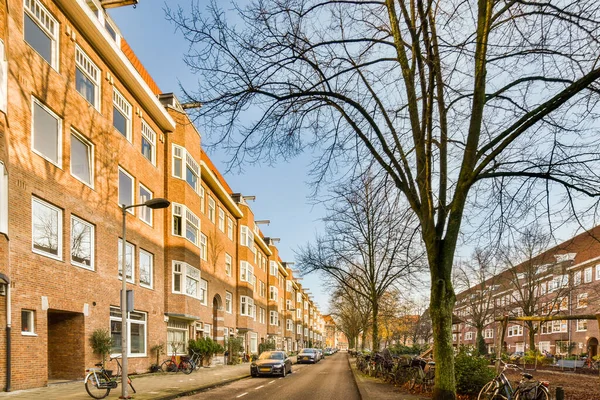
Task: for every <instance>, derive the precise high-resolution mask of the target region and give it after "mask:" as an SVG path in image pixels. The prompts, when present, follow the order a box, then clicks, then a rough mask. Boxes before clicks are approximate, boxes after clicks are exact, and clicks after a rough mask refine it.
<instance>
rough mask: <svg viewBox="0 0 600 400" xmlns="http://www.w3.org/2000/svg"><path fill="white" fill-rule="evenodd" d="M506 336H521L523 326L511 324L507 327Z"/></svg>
mask: <svg viewBox="0 0 600 400" xmlns="http://www.w3.org/2000/svg"><path fill="white" fill-rule="evenodd" d="M508 336H509V337H511V336H523V326H521V325H513V326H510V327H509V328H508Z"/></svg>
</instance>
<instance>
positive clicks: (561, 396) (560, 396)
mask: <svg viewBox="0 0 600 400" xmlns="http://www.w3.org/2000/svg"><path fill="white" fill-rule="evenodd" d="M556 400H565V391H564V389H563V388H562V386H557V387H556Z"/></svg>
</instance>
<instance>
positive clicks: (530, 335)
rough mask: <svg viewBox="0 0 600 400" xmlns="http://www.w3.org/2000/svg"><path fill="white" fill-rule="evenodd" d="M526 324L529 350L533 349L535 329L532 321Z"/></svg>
mask: <svg viewBox="0 0 600 400" xmlns="http://www.w3.org/2000/svg"><path fill="white" fill-rule="evenodd" d="M526 325H527V336H528V338H529V350H533V351H535V330H534V329H533V324H532V323H529V322H528V323H526Z"/></svg>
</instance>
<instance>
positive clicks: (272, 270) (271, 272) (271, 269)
mask: <svg viewBox="0 0 600 400" xmlns="http://www.w3.org/2000/svg"><path fill="white" fill-rule="evenodd" d="M269 275H272V276H277V263H276V262H275V261H271V262H270V263H269Z"/></svg>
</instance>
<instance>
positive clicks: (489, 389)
mask: <svg viewBox="0 0 600 400" xmlns="http://www.w3.org/2000/svg"><path fill="white" fill-rule="evenodd" d="M495 397H496V381H490V382H488V383H486V384H485V385H484V386H483V387H482V388H481V390H480V391H479V395H478V396H477V400H492V399H494V398H495Z"/></svg>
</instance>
